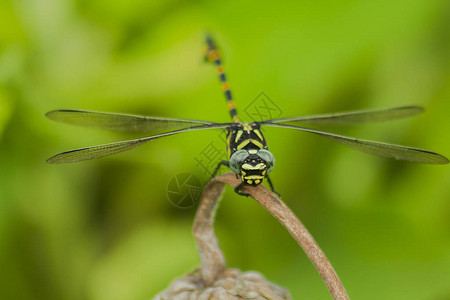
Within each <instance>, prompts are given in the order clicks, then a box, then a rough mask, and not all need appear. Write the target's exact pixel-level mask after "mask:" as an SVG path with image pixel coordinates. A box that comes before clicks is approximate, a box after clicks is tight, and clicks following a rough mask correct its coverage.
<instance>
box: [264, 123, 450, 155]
mask: <svg viewBox="0 0 450 300" xmlns="http://www.w3.org/2000/svg"><path fill="white" fill-rule="evenodd" d="M265 125H266V126H272V127H282V128H290V129H296V130H301V131H306V132H310V133H314V134H317V135H321V136H324V137H327V138H329V139H332V140H334V141H336V142H339V143H341V144H344V145H346V146H349V147H351V148H353V149H356V150H359V151H362V152H366V153H369V154H373V155H377V156H381V157H388V158H394V159H400V160H407V161H413V162H418V163H423V164H447V163H448V162H449V161H448V159H447V158H445V157H444V156H442V155H440V154H437V153H434V152H431V151H428V150H423V149H418V148H411V147H406V146H400V145H394V144H387V143H380V142H374V141H368V140H361V139H356V138H351V137H347V136H343V135H338V134H333V133H329V132H325V131H320V130H315V129H310V128H304V127H299V126H293V125H286V124H265Z"/></svg>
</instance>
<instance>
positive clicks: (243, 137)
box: [227, 123, 268, 158]
mask: <svg viewBox="0 0 450 300" xmlns="http://www.w3.org/2000/svg"><path fill="white" fill-rule="evenodd" d="M260 126H261V125H259V124H257V123H238V124H236V125H233V126H230V127H229V128H228V129H227V154H228V158H230V157H231V155H233V153H234V152H236V151H237V150H241V149H244V150H247V151H248V152H249V153H250V154H254V153H252V152H254V151H257V150H259V149H268V148H267V142H266V139H265V138H264V135H263V134H262V132H261V130H260ZM255 153H256V152H255Z"/></svg>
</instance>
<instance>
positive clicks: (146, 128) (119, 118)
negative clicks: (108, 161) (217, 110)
mask: <svg viewBox="0 0 450 300" xmlns="http://www.w3.org/2000/svg"><path fill="white" fill-rule="evenodd" d="M45 116H46V117H47V118H49V119H51V120H53V121H57V122H62V123H67V124H71V125H79V126H87V127H96V128H101V129H107V130H114V131H134V132H151V131H156V130H176V129H183V128H188V127H192V126H199V125H211V124H215V123H213V122H207V121H196V120H184V119H170V118H158V117H147V116H138V115H128V114H117V113H106V112H96V111H86V110H71V109H63V110H54V111H50V112H48V113H47V114H46V115H45Z"/></svg>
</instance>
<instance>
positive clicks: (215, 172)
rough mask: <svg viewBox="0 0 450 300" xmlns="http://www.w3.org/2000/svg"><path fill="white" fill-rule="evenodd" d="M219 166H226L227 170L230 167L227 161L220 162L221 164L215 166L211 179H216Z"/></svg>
mask: <svg viewBox="0 0 450 300" xmlns="http://www.w3.org/2000/svg"><path fill="white" fill-rule="evenodd" d="M220 166H226V167H228V168H229V167H230V163H229V162H228V161H226V160H222V161H221V162H219V163H218V164H217V167H216V168H215V169H214V172H213V174H212V176H211V178H214V177H216V175H217V172H219V169H220Z"/></svg>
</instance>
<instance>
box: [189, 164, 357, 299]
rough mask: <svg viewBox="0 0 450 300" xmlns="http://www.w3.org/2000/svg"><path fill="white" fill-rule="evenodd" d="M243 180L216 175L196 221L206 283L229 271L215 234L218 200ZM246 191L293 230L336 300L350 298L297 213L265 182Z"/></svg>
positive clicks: (195, 229) (210, 183) (195, 225)
mask: <svg viewBox="0 0 450 300" xmlns="http://www.w3.org/2000/svg"><path fill="white" fill-rule="evenodd" d="M240 183H241V181H240V180H239V179H236V175H235V174H234V173H232V172H228V173H226V174H223V175H221V176H218V177H215V178H213V179H212V180H211V181H210V182H209V183H208V184H207V185H206V187H205V189H204V191H203V195H202V199H201V203H200V206H199V207H198V211H197V215H196V216H195V221H194V228H193V232H194V236H195V239H196V241H197V247H198V251H199V254H200V260H201V264H202V265H201V269H200V273H201V278H202V279H203V282H204V284H205V285H206V286H208V285H210V284H211V283H212V282H214V281H215V280H216V279H218V278H219V277H220V276H221V275H222V273H223V272H224V270H225V259H224V256H223V253H222V251H221V250H220V248H219V246H218V244H217V239H216V236H215V234H214V229H213V222H214V215H215V210H216V208H217V204H218V201H219V200H220V197H221V195H222V192H223V190H224V187H225V184H229V185H231V186H233V187H236V186H237V185H238V184H240ZM243 192H244V193H247V194H249V195H250V196H251V197H252V198H253V199H255V200H256V201H257V202H258V203H259V204H261V205H262V206H263V207H264V208H265V209H267V210H268V211H269V212H270V213H271V214H272V215H273V216H274V217H275V218H277V219H278V221H280V223H281V224H282V225H283V226H284V227H285V228H286V229H287V230H288V231H289V233H290V234H291V236H292V237H293V238H294V239H295V240H296V241H297V243H298V244H299V245H300V247H302V249H303V251H305V253H306V255H307V256H308V258H309V259H310V260H311V262H312V263H313V264H314V266H315V267H316V269H317V271H318V272H319V274H320V276H321V277H322V279H323V281H324V282H325V284H326V286H327V287H328V290H329V291H330V294H331V296H332V297H333V299H350V298H349V297H348V295H347V293H346V291H345V289H344V286H343V285H342V283H341V281H340V280H339V278H338V276H337V274H336V272H335V271H334V269H333V267H332V266H331V264H330V262H329V261H328V259H327V258H326V256H325V254H324V253H323V252H322V250H321V249H320V247H319V246H318V245H317V243H316V241H315V240H314V238H313V237H312V236H311V234H310V233H309V232H308V230H307V229H306V228H305V226H304V225H303V224H302V223H301V222H300V220H299V219H298V218H297V217H296V216H295V215H294V213H293V212H292V211H291V210H290V209H289V208H288V207H287V206H286V205H285V204H284V203H283V201H281V199H279V198H278V197H277V196H276V195H275V194H273V193H272V192H271V191H269V190H268V189H267V188H266V187H264V186H263V185H259V186H258V187H249V186H246V187H244V188H243Z"/></svg>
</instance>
